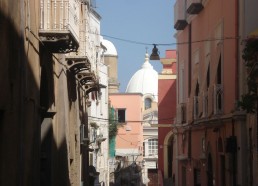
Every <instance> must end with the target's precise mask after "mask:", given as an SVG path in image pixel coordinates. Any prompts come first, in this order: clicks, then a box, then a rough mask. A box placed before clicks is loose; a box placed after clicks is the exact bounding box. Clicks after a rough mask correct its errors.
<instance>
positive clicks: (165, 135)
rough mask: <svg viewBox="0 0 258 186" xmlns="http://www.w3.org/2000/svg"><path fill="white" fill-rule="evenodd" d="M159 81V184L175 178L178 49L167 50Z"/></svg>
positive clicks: (162, 61)
mask: <svg viewBox="0 0 258 186" xmlns="http://www.w3.org/2000/svg"><path fill="white" fill-rule="evenodd" d="M160 61H161V63H162V65H163V69H162V72H161V73H160V74H159V82H158V95H159V100H158V110H159V112H158V118H159V119H158V121H159V124H158V134H159V139H158V156H159V160H158V169H159V184H160V185H162V184H163V181H165V182H167V181H168V180H170V181H172V179H173V172H174V171H175V170H172V169H173V162H174V161H173V159H174V158H175V156H173V154H174V151H173V132H172V123H173V122H174V118H175V117H176V51H175V50H167V51H166V56H165V58H161V60H160Z"/></svg>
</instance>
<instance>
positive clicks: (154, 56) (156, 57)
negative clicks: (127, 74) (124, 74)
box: [150, 44, 160, 60]
mask: <svg viewBox="0 0 258 186" xmlns="http://www.w3.org/2000/svg"><path fill="white" fill-rule="evenodd" d="M150 60H160V58H159V50H158V48H157V47H156V45H155V44H154V48H153V49H152V54H151V55H150Z"/></svg>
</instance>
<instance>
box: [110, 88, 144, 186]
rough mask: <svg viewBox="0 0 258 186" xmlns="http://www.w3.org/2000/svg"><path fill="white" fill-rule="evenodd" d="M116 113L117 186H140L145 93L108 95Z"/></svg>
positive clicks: (115, 181)
mask: <svg viewBox="0 0 258 186" xmlns="http://www.w3.org/2000/svg"><path fill="white" fill-rule="evenodd" d="M109 99H110V103H111V105H112V107H113V108H114V109H115V110H116V113H117V122H118V124H117V125H118V126H117V127H118V132H117V135H116V140H115V158H116V162H115V164H116V166H115V167H114V170H113V171H112V173H113V174H114V177H115V179H114V183H112V184H115V185H139V184H140V183H141V181H142V176H141V164H142V160H143V155H142V152H143V125H142V94H141V93H112V94H109Z"/></svg>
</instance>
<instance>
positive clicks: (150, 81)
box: [126, 53, 158, 101]
mask: <svg viewBox="0 0 258 186" xmlns="http://www.w3.org/2000/svg"><path fill="white" fill-rule="evenodd" d="M126 92H127V93H142V94H143V95H144V96H146V95H149V96H151V97H153V98H154V101H158V96H157V95H158V73H157V71H155V70H154V69H153V66H152V65H151V64H150V63H149V55H148V54H147V53H146V54H145V62H144V63H143V65H142V68H141V69H140V70H138V71H137V72H136V73H135V74H134V75H133V76H132V78H131V79H130V81H129V83H128V85H127V88H126Z"/></svg>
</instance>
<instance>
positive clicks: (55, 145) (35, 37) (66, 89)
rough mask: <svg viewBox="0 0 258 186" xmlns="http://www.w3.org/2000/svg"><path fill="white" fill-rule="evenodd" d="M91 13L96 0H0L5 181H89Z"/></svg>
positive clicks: (95, 87) (94, 80)
mask: <svg viewBox="0 0 258 186" xmlns="http://www.w3.org/2000/svg"><path fill="white" fill-rule="evenodd" d="M93 13H94V10H93V9H92V6H91V2H90V1H75V0H63V1H48V0H37V1H30V0H22V1H18V2H16V3H15V4H13V2H10V1H7V0H1V1H0V25H1V26H0V33H1V38H2V39H1V43H0V48H1V56H3V58H2V60H1V62H0V65H1V70H0V71H1V73H0V74H1V75H0V85H1V87H2V89H1V96H0V110H1V112H0V113H1V114H0V123H1V129H0V133H1V140H0V141H1V142H0V149H1V155H0V156H1V168H0V177H1V179H0V185H33V186H35V185H48V186H49V185H62V186H63V185H90V183H89V174H90V173H91V169H90V167H89V151H90V149H89V148H88V142H89V140H88V113H87V108H88V104H87V103H88V99H89V95H90V94H92V92H95V94H98V95H99V94H100V93H101V88H100V87H101V86H100V83H99V82H100V80H99V74H98V73H97V71H98V69H97V67H96V66H97V64H98V62H97V64H96V61H95V60H93V58H92V56H89V55H88V54H90V53H92V54H93V55H94V56H96V52H97V48H99V50H102V49H101V46H100V44H99V45H98V46H95V45H94V46H91V47H90V48H88V47H87V46H88V42H89V40H88V37H91V36H89V32H88V31H87V29H89V28H90V26H91V25H90V21H89V20H90V19H91V18H90V14H91V15H92V14H93ZM94 15H96V14H94ZM95 33H96V32H95ZM95 35H98V33H96V34H95ZM95 35H94V37H96V36H95ZM14 170H15V171H14ZM10 178H11V179H10Z"/></svg>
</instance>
